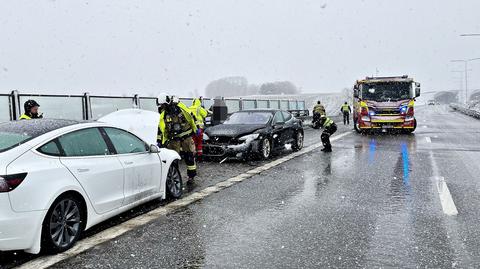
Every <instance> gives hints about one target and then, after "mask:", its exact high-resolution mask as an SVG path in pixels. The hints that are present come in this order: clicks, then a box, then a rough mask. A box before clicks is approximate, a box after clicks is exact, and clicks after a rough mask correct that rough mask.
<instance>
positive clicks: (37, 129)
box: [0, 119, 78, 152]
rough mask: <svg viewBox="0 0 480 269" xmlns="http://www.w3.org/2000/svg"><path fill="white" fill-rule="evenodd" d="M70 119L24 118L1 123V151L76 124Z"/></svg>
mask: <svg viewBox="0 0 480 269" xmlns="http://www.w3.org/2000/svg"><path fill="white" fill-rule="evenodd" d="M76 123H78V122H77V121H70V120H47V119H39V120H22V121H11V122H5V123H0V152H4V151H7V150H10V149H12V148H15V147H16V146H19V145H21V144H23V143H25V142H27V141H29V140H31V139H33V138H35V137H38V136H40V135H43V134H46V133H48V132H51V131H53V130H56V129H59V128H62V127H65V126H68V125H72V124H76Z"/></svg>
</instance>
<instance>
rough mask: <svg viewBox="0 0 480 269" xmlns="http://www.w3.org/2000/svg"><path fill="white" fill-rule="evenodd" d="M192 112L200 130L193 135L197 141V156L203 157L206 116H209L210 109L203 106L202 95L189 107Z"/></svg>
mask: <svg viewBox="0 0 480 269" xmlns="http://www.w3.org/2000/svg"><path fill="white" fill-rule="evenodd" d="M189 109H190V112H191V113H192V115H193V116H194V118H195V123H196V124H197V128H198V132H197V135H195V136H194V137H193V141H194V142H195V149H196V152H197V157H201V156H202V154H203V130H205V118H206V117H207V116H208V114H209V113H208V110H206V109H205V108H204V107H203V106H202V97H200V98H195V99H193V102H192V106H190V107H189Z"/></svg>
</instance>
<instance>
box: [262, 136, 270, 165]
mask: <svg viewBox="0 0 480 269" xmlns="http://www.w3.org/2000/svg"><path fill="white" fill-rule="evenodd" d="M271 154H272V144H271V143H270V140H269V139H268V138H264V139H263V140H262V141H261V143H260V157H261V158H262V159H264V160H266V159H268V158H270V155H271Z"/></svg>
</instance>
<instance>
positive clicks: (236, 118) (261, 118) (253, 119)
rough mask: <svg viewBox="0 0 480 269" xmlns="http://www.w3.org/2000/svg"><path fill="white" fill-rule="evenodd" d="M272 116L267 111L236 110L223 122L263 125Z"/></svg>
mask: <svg viewBox="0 0 480 269" xmlns="http://www.w3.org/2000/svg"><path fill="white" fill-rule="evenodd" d="M271 118H272V113H269V112H254V111H249V112H237V113H234V114H232V115H231V116H230V117H229V118H228V119H227V120H226V121H225V122H224V124H252V125H265V124H267V123H268V122H269V121H270V119H271Z"/></svg>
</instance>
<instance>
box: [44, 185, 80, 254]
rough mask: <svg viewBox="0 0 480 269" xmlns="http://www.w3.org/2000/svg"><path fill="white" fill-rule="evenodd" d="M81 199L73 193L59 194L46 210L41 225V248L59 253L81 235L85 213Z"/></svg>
mask: <svg viewBox="0 0 480 269" xmlns="http://www.w3.org/2000/svg"><path fill="white" fill-rule="evenodd" d="M84 212H85V208H84V204H83V202H82V201H80V200H79V199H78V198H77V197H75V196H74V195H70V194H67V195H64V196H60V197H59V198H58V199H57V200H55V202H54V203H53V205H52V206H51V207H50V209H49V210H48V212H47V215H46V217H45V220H44V221H43V226H42V248H43V249H44V250H45V251H46V252H47V253H59V252H63V251H66V250H67V249H69V248H71V247H72V246H73V245H74V244H75V243H76V242H77V241H78V239H79V238H80V236H81V235H82V232H83V229H84V227H85V220H86V214H84Z"/></svg>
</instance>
